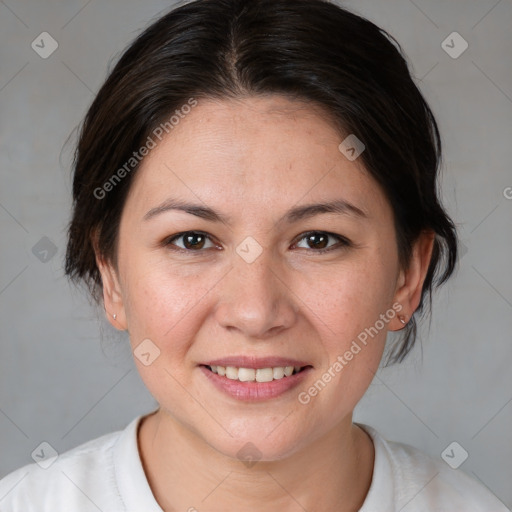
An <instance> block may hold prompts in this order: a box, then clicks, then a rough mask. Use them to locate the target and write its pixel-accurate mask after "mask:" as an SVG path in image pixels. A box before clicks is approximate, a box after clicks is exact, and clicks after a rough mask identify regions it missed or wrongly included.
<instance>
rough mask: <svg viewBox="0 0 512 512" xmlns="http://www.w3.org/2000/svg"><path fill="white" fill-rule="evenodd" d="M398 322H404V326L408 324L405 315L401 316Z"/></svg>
mask: <svg viewBox="0 0 512 512" xmlns="http://www.w3.org/2000/svg"><path fill="white" fill-rule="evenodd" d="M398 320H400V322H402V323H403V324H404V325H405V324H406V323H407V322H406V321H405V317H404V316H403V315H400V316H399V317H398Z"/></svg>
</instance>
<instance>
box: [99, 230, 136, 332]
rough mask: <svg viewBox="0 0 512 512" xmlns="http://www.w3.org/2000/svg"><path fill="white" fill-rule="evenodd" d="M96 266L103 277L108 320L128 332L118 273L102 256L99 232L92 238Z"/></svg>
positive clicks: (104, 302)
mask: <svg viewBox="0 0 512 512" xmlns="http://www.w3.org/2000/svg"><path fill="white" fill-rule="evenodd" d="M91 240H92V245H93V248H94V254H95V258H96V265H97V267H98V270H99V272H100V275H101V282H102V288H103V304H104V306H105V314H106V316H107V320H108V321H109V322H110V323H111V324H112V326H113V327H115V328H116V329H118V330H120V331H126V329H127V322H126V313H125V308H124V301H123V294H122V290H121V285H120V282H119V278H118V272H117V271H116V269H115V268H114V266H113V264H112V263H111V262H110V261H108V260H106V259H105V258H104V256H103V255H102V254H101V251H100V249H99V243H98V233H97V231H95V232H94V234H93V235H92V237H91Z"/></svg>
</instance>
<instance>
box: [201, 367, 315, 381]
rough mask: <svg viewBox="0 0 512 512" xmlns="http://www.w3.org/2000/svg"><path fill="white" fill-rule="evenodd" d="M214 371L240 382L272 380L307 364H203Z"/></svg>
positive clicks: (289, 375) (296, 371) (297, 370)
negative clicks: (251, 365) (262, 365)
mask: <svg viewBox="0 0 512 512" xmlns="http://www.w3.org/2000/svg"><path fill="white" fill-rule="evenodd" d="M202 366H203V367H204V368H206V369H208V370H209V371H211V372H212V373H216V374H217V375H219V376H221V377H226V378H227V379H230V380H236V381H239V382H272V381H274V380H281V379H286V378H288V377H291V376H292V375H296V374H297V373H300V372H302V371H304V370H305V369H306V368H310V367H311V366H310V365H307V366H274V367H268V368H243V367H236V366H219V365H210V366H209V365H202Z"/></svg>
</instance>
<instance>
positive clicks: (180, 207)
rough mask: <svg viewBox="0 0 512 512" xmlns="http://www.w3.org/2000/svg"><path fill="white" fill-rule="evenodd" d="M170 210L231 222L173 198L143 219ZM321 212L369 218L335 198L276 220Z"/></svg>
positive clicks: (208, 210)
mask: <svg viewBox="0 0 512 512" xmlns="http://www.w3.org/2000/svg"><path fill="white" fill-rule="evenodd" d="M170 210H177V211H182V212H185V213H189V214H190V215H195V216H196V217H199V218H201V219H205V220H207V221H210V222H222V223H224V224H227V225H230V224H231V219H230V217H228V216H225V215H223V214H222V213H220V212H217V211H215V210H213V209H212V208H209V207H207V206H202V205H199V204H192V203H187V202H185V201H180V200H178V199H174V198H169V199H166V200H165V201H164V202H163V203H161V204H160V205H158V206H157V207H155V208H152V209H151V210H149V211H148V212H147V213H146V215H144V217H143V220H144V221H147V220H150V219H152V218H154V217H156V216H157V215H160V214H161V213H164V212H167V211H170ZM323 213H335V214H338V215H348V216H353V217H355V218H358V219H368V218H369V215H368V214H367V213H366V212H365V211H363V210H362V209H361V208H358V207H357V206H355V205H353V204H352V203H350V202H348V201H346V200H345V199H336V200H333V201H329V202H326V203H314V204H306V205H303V206H296V207H295V208H292V209H291V210H289V211H288V212H286V213H285V214H284V215H283V217H281V219H279V220H278V221H277V224H282V223H285V224H293V223H294V222H298V221H299V220H303V219H306V218H310V217H314V216H315V215H320V214H323Z"/></svg>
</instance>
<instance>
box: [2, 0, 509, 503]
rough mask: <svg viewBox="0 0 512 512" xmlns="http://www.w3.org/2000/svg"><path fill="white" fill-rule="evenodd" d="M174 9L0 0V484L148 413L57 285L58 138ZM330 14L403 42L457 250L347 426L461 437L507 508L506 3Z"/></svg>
mask: <svg viewBox="0 0 512 512" xmlns="http://www.w3.org/2000/svg"><path fill="white" fill-rule="evenodd" d="M171 5H172V3H171V2H164V1H157V0H151V1H144V2H142V1H135V0H123V1H121V0H108V1H102V2H100V1H97V0H91V1H89V2H87V1H84V0H76V1H73V0H67V1H65V2H63V1H57V0H51V1H50V0H44V1H41V0H5V1H0V175H1V187H0V230H1V231H0V232H1V238H0V247H1V250H0V343H1V345H0V349H1V351H0V356H1V357H0V454H1V456H0V477H1V476H4V475H5V474H7V473H8V472H10V471H12V470H14V469H15V468H17V467H20V466H21V465H24V464H26V463H29V462H32V459H31V457H30V454H31V452H32V451H33V450H34V448H35V447H36V446H38V445H39V443H40V442H41V441H47V442H49V443H50V444H51V445H52V446H54V447H55V448H56V449H57V450H58V451H59V452H63V451H65V450H68V449H70V448H72V447H74V446H76V445H78V444H80V443H82V442H84V441H86V440H89V439H92V438H94V437H97V436H99V435H101V434H104V433H107V432H110V431H112V430H118V429H121V428H123V427H124V426H125V425H126V424H127V423H128V422H129V421H130V420H131V419H133V417H135V416H136V415H139V414H142V413H145V412H149V411H151V410H152V409H153V408H154V407H155V405H156V404H155V402H154V401H153V399H152V398H151V396H150V395H149V393H148V391H147V390H146V389H145V388H144V386H143V384H142V382H141V380H140V378H139V376H138V373H137V371H136V369H135V366H134V364H133V362H132V359H131V353H130V350H129V347H128V342H127V339H126V338H124V337H123V335H118V334H117V333H116V332H114V331H113V329H112V328H110V326H109V325H108V324H107V323H106V321H105V320H104V319H103V317H102V311H101V310H100V311H98V310H96V309H95V308H93V307H91V305H90V304H89V302H88V299H87V298H86V296H85V295H84V294H83V293H81V292H80V291H77V290H74V289H73V288H72V287H71V286H70V285H69V284H68V283H67V281H66V279H65V278H64V276H63V270H62V266H63V256H64V251H65V228H66V224H67V222H68V219H69V213H70V196H71V194H70V184H71V180H70V167H71V156H72V150H73V144H72V143H73V140H74V138H73V137H74V134H73V137H72V138H71V140H70V142H68V143H67V144H65V142H66V139H67V138H68V136H69V135H70V134H71V133H72V132H73V130H74V129H75V127H76V125H77V124H78V123H79V122H80V120H81V119H82V117H83V115H84V114H85V111H86V109H87V107H88V105H89V104H90V102H91V101H92V99H93V95H94V92H95V91H97V90H98V88H99V86H100V85H101V83H102V81H103V80H104V79H105V77H106V73H107V70H108V69H109V65H110V66H111V65H112V62H113V61H115V59H116V58H117V56H118V55H119V52H120V51H121V50H122V49H123V48H124V47H125V45H126V44H128V43H129V42H130V41H131V40H132V39H133V37H135V36H136V35H137V34H138V33H139V32H140V31H141V30H142V29H143V28H145V27H146V26H147V25H148V24H149V23H150V22H151V20H152V19H154V18H155V17H156V16H158V14H159V13H161V12H162V11H163V10H167V9H168V8H169V6H171ZM344 5H346V6H348V7H350V8H352V9H353V10H355V11H356V12H358V13H360V14H362V15H364V16H366V17H368V18H369V19H371V20H373V21H374V22H376V23H377V24H378V25H380V26H382V27H383V28H385V29H387V30H388V31H389V32H390V33H391V34H393V35H394V36H395V37H396V38H397V39H398V41H399V42H400V43H401V45H402V46H403V48H404V50H405V52H406V54H407V56H408V58H409V60H410V63H411V68H412V70H413V73H414V76H415V77H416V78H417V80H418V84H419V85H420V87H421V89H422V91H423V92H424V94H425V95H426V97H427V99H428V101H429V102H430V104H431V106H432V108H433V110H434V113H435V114H436V115H437V118H438V121H439V124H440V128H441V131H442V135H443V140H444V143H445V163H444V168H443V195H444V199H445V202H446V205H447V208H448V211H449V212H450V214H451V215H452V216H453V218H454V220H455V222H456V223H457V226H458V228H459V233H460V237H461V239H462V241H463V243H464V247H463V253H462V256H461V260H460V269H459V271H458V273H457V275H456V276H455V277H454V279H453V280H452V281H451V282H450V283H449V284H448V285H446V286H445V287H444V288H443V289H442V290H440V291H439V293H438V294H437V296H436V298H435V303H434V311H433V321H432V326H431V328H430V331H429V330H428V329H427V327H428V326H427V325H425V326H424V327H422V329H421V331H420V338H421V340H422V343H421V345H422V346H420V344H418V345H417V346H416V347H415V349H414V351H413V352H412V354H411V355H410V356H409V358H408V359H407V360H406V361H405V362H404V363H402V364H401V365H400V366H394V367H391V368H387V369H383V370H381V371H380V373H379V374H378V375H377V377H376V378H375V380H374V382H373V383H372V385H371V387H370V389H369V391H368V393H367V395H366V396H365V398H364V399H363V400H362V402H361V403H360V404H359V405H358V407H357V409H356V414H355V420H356V421H359V422H362V423H367V424H370V425H373V426H374V427H376V428H377V429H378V430H379V431H380V432H381V433H382V434H383V435H384V436H385V437H387V438H388V439H393V440H399V441H403V442H406V443H409V444H412V445H414V446H417V447H419V448H421V449H422V450H424V451H425V452H427V453H429V454H431V455H433V456H434V457H440V454H441V452H442V451H443V450H444V449H445V448H446V447H447V446H448V445H449V444H450V443H451V442H452V441H457V442H458V443H459V444H460V445H461V446H462V447H463V448H464V449H465V450H466V451H467V452H468V453H469V458H468V459H467V460H466V461H465V462H464V463H463V464H462V466H461V467H460V469H461V470H463V471H465V472H467V473H469V474H470V475H472V476H473V477H475V478H478V479H480V480H481V481H482V482H483V483H484V484H485V485H486V486H487V487H489V488H490V489H491V490H492V491H493V492H494V493H495V494H496V495H497V496H498V497H499V498H500V499H501V500H502V501H503V502H504V503H505V504H506V505H508V506H509V507H512V487H511V486H510V481H511V478H512V443H511V436H510V432H512V428H511V426H512V403H511V401H512V372H511V370H510V367H511V364H512V343H511V332H512V274H511V272H510V262H511V261H512V236H511V233H512V229H511V220H512V199H507V197H506V196H507V195H508V197H509V198H510V197H512V189H510V188H508V187H512V171H511V164H510V162H511V161H512V143H511V142H512V140H511V136H512V133H511V132H512V130H511V127H512V76H511V75H512V71H511V70H512V65H511V64H512V63H511V57H510V55H511V54H512V52H511V49H512V33H511V31H510V27H511V26H512V2H511V1H510V0H500V1H497V0H472V1H468V0H452V1H449V2H444V1H443V2H441V1H436V0H415V1H414V2H413V1H411V0H388V1H386V2H375V1H373V2H372V1H369V0H362V1H352V2H345V3H344ZM43 31H46V32H49V33H50V34H51V35H52V37H54V38H55V39H56V40H57V42H58V44H59V47H58V49H57V50H56V51H55V53H53V54H52V55H51V56H50V57H49V58H47V59H43V58H41V57H40V56H39V55H38V54H37V53H36V52H35V51H34V50H33V49H32V48H31V42H32V41H33V40H34V39H35V38H36V37H37V36H38V35H39V34H40V33H41V32H43ZM453 31H456V32H458V33H460V34H461V36H462V37H463V38H464V39H465V40H466V41H467V42H468V44H469V47H468V49H467V50H466V51H465V52H464V53H463V54H462V55H461V56H460V57H458V58H456V59H453V58H451V57H450V56H449V55H448V54H447V53H446V52H445V50H444V49H443V48H442V46H441V43H442V42H443V41H444V40H445V39H446V38H447V36H448V35H449V34H451V33H452V32H453ZM449 44H450V45H452V43H451V42H449ZM453 44H455V48H456V49H457V48H458V47H460V46H457V45H458V44H459V43H453ZM507 191H508V193H507ZM43 237H47V238H48V239H49V240H50V241H51V243H50V244H49V243H48V241H43V242H41V243H42V244H43V245H44V244H46V247H47V248H51V247H52V245H51V244H54V245H55V247H56V251H57V252H56V254H55V255H54V256H53V257H51V259H49V261H47V262H46V263H44V262H42V261H40V259H39V258H41V257H42V253H41V251H40V252H39V258H38V257H36V256H35V255H34V253H33V252H32V248H33V247H34V246H35V245H36V244H37V243H38V242H39V241H40V240H41V238H43ZM37 247H40V246H37ZM36 252H37V251H36ZM50 256H51V252H49V253H48V255H47V256H46V257H47V258H49V257H50ZM0 498H1V497H0Z"/></svg>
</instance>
